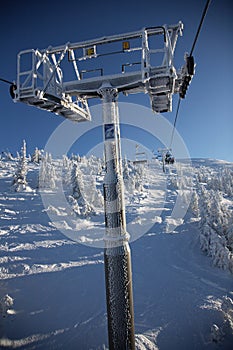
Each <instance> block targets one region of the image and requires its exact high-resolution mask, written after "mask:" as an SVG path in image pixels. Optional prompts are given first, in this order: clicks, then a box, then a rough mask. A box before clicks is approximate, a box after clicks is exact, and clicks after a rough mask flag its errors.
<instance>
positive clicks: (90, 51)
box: [86, 46, 95, 56]
mask: <svg viewBox="0 0 233 350" xmlns="http://www.w3.org/2000/svg"><path fill="white" fill-rule="evenodd" d="M94 54H95V48H94V46H93V47H88V48H87V49H86V55H87V56H93V55H94Z"/></svg>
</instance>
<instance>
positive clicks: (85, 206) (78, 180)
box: [69, 162, 95, 216]
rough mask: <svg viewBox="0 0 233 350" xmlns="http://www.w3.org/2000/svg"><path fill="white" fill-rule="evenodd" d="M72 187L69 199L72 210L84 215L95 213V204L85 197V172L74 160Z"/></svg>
mask: <svg viewBox="0 0 233 350" xmlns="http://www.w3.org/2000/svg"><path fill="white" fill-rule="evenodd" d="M71 188H72V191H71V196H69V201H70V204H71V207H72V211H73V212H74V213H76V214H77V215H82V216H89V215H93V214H94V213H95V211H94V208H93V206H92V205H91V204H90V203H89V202H88V201H87V199H86V198H85V193H84V182H83V174H82V171H81V169H80V167H79V165H78V163H77V162H74V164H73V169H72V172H71Z"/></svg>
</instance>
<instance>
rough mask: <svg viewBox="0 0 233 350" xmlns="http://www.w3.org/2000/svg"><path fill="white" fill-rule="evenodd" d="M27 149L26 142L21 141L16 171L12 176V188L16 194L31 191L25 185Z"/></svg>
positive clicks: (26, 184)
mask: <svg viewBox="0 0 233 350" xmlns="http://www.w3.org/2000/svg"><path fill="white" fill-rule="evenodd" d="M26 153H27V149H26V142H25V140H23V146H22V148H21V154H20V157H19V159H18V162H17V169H16V172H15V175H14V179H13V183H12V186H13V188H14V190H15V191H16V192H21V191H26V192H30V191H32V189H31V188H30V187H29V186H28V183H27V179H26V176H27V172H28V167H27V162H28V161H27V156H26Z"/></svg>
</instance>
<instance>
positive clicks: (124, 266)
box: [98, 86, 135, 350]
mask: <svg viewBox="0 0 233 350" xmlns="http://www.w3.org/2000/svg"><path fill="white" fill-rule="evenodd" d="M98 92H99V94H100V95H101V97H102V103H103V131H104V152H105V166H106V174H105V178H104V205H105V226H106V234H105V248H104V263H105V281H106V300H107V314H108V337H109V349H110V350H135V338H134V311H133V292H132V270H131V254H130V247H129V243H128V240H129V235H128V234H127V232H126V219H125V204H124V186H123V176H122V164H121V147H120V129H119V113H118V105H117V97H118V94H117V90H116V89H114V88H112V87H111V86H107V87H106V86H105V87H102V88H101V89H100V90H99V91H98Z"/></svg>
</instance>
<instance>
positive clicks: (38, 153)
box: [31, 147, 42, 164]
mask: <svg viewBox="0 0 233 350" xmlns="http://www.w3.org/2000/svg"><path fill="white" fill-rule="evenodd" d="M41 158H42V151H41V150H39V149H38V148H37V147H36V148H35V151H34V153H33V155H32V159H31V160H32V162H33V163H36V164H39V163H40V161H41Z"/></svg>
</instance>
